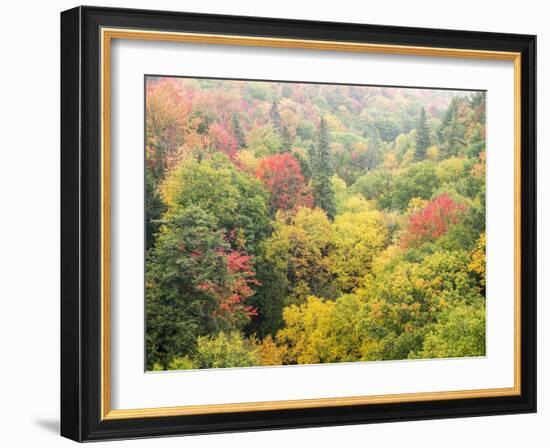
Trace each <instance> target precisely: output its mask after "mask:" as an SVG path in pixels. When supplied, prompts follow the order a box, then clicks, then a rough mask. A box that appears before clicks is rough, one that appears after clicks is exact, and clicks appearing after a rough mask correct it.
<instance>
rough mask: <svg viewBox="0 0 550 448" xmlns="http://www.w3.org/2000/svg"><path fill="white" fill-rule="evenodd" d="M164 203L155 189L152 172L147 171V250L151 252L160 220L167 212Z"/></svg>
mask: <svg viewBox="0 0 550 448" xmlns="http://www.w3.org/2000/svg"><path fill="white" fill-rule="evenodd" d="M165 208H166V207H165V206H164V203H163V202H162V199H161V197H160V195H159V193H158V191H157V188H155V184H154V179H153V175H152V173H151V171H149V170H146V171H145V219H146V221H145V249H146V250H150V249H151V248H152V247H153V246H154V244H155V238H156V234H157V232H158V231H159V227H160V219H161V217H162V214H163V213H164V211H165Z"/></svg>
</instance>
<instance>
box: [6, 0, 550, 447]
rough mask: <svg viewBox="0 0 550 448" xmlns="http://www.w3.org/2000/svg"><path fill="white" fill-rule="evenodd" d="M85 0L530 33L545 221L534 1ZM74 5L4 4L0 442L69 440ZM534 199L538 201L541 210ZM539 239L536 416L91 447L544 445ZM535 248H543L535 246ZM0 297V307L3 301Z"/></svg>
mask: <svg viewBox="0 0 550 448" xmlns="http://www.w3.org/2000/svg"><path fill="white" fill-rule="evenodd" d="M87 3H88V4H97V5H101V6H120V7H135V8H156V9H167V10H186V11H194V12H205V13H206V12H210V13H223V14H241V15H252V16H254V15H256V16H271V17H286V18H300V19H317V20H335V21H354V22H363V23H374V24H385V25H404V26H423V27H434V28H454V29H469V30H485V31H497V32H498V31H500V32H517V33H529V34H537V35H538V36H539V41H538V57H539V59H538V79H539V94H538V108H539V120H538V122H539V129H538V147H539V158H538V163H539V173H540V175H539V186H538V193H539V229H540V230H542V229H543V228H544V227H545V225H548V223H549V222H550V220H549V218H550V216H549V212H550V204H549V203H548V198H547V197H546V193H547V192H548V190H549V187H550V176H548V175H546V176H545V178H543V176H542V175H543V174H544V173H547V172H548V170H549V169H550V157H549V156H548V155H547V154H545V151H544V148H543V138H544V137H545V135H544V134H546V132H545V124H546V123H548V120H550V111H549V109H548V108H549V103H550V101H549V100H550V98H549V97H548V90H547V89H546V88H545V87H546V86H545V77H546V78H547V77H548V74H546V75H545V69H547V66H548V63H549V61H550V54H549V53H548V48H547V45H546V40H545V37H546V36H550V27H549V25H548V24H547V23H548V20H547V19H548V16H549V14H548V11H544V4H545V3H546V2H542V1H539V2H537V1H534V0H533V1H531V0H523V1H521V2H518V1H513V2H511V1H504V0H501V1H499V2H497V1H493V2H481V1H479V0H475V1H472V0H461V1H460V2H458V1H455V2H448V3H446V2H443V1H441V0H439V1H421V0H418V1H410V0H398V1H391V2H389V1H386V2H384V1H380V2H360V1H357V0H338V1H336V2H332V1H331V2H321V1H320V0H302V1H301V2H299V1H296V0H277V1H264V2H262V1H258V0H256V1H254V0H231V1H223V0H186V1H185V2H183V1H176V0H156V1H155V2H153V1H145V0H134V1H123V0H118V1H107V0H104V1H99V2H95V1H88V2H87ZM75 5H77V3H75V2H70V1H64V0H57V1H50V2H37V1H35V2H30V1H19V2H15V1H12V2H9V3H8V2H4V4H3V5H2V19H3V20H2V27H1V28H0V33H1V36H2V38H1V40H0V42H1V47H2V59H1V64H2V70H1V71H0V88H1V90H0V123H1V125H0V126H1V127H0V129H1V134H0V135H1V136H2V137H1V138H0V151H1V156H0V210H1V212H0V213H1V219H0V272H1V273H2V275H1V277H0V278H1V280H0V300H1V301H2V304H3V308H2V309H1V311H0V341H1V343H0V360H1V367H0V421H1V422H2V424H1V430H0V440H1V443H2V445H4V446H40V447H48V446H69V444H70V443H71V442H69V441H68V440H65V439H61V438H59V436H58V435H57V431H58V421H57V419H58V413H59V404H58V401H59V400H58V396H59V384H58V383H59V380H58V377H59V349H58V345H59V336H58V335H59V230H58V229H59V12H60V11H61V10H64V9H68V8H70V7H73V6H75ZM543 202H546V206H545V207H543ZM548 250H550V238H549V237H548V236H547V233H544V232H542V231H539V413H538V414H537V415H525V416H505V417H484V418H474V419H455V420H439V421H425V422H414V423H391V424H379V425H364V426H347V427H337V428H322V429H305V430H292V431H274V432H273V431H272V432H257V433H240V434H232V435H214V436H200V437H192V438H186V439H181V438H170V439H155V440H141V441H132V442H119V443H115V444H111V445H106V444H103V443H102V444H98V445H96V446H135V447H138V446H142V447H149V446H155V447H165V446H166V447H168V446H177V445H181V444H182V443H185V444H186V446H189V447H207V446H220V445H223V446H224V447H228V448H230V447H244V446H258V445H261V446H266V447H270V446H285V445H286V446H298V445H299V444H304V445H309V446H313V445H315V446H318V447H321V446H327V447H328V446H335V445H336V446H338V445H342V444H346V445H359V444H361V445H370V446H388V447H393V446H399V445H406V446H409V447H416V446H419V447H424V448H428V447H441V446H445V447H449V448H451V447H464V446H473V447H475V446H498V447H499V448H504V447H512V446H513V447H517V446H521V445H525V446H533V447H542V446H548V445H547V444H548V440H549V439H550V429H549V425H550V410H548V403H549V402H550V393H549V392H548V389H547V388H546V381H545V378H544V375H545V372H547V371H548V369H547V367H548V362H547V360H548V357H545V358H543V357H542V355H543V348H544V344H545V343H550V340H549V338H550V333H549V332H548V331H543V330H542V328H541V327H542V325H541V322H542V321H543V320H545V321H546V322H548V320H549V319H550V316H549V312H548V310H549V309H550V308H549V307H545V306H544V304H543V298H544V297H545V296H547V295H548V292H549V288H550V286H549V285H550V280H545V279H544V278H543V277H546V278H547V279H548V278H549V277H550V270H549V268H548V262H547V260H548V256H547V255H546V254H547V253H548ZM544 252H546V254H545V253H544ZM6 305H7V308H6Z"/></svg>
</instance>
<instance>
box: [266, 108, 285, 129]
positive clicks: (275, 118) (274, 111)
mask: <svg viewBox="0 0 550 448" xmlns="http://www.w3.org/2000/svg"><path fill="white" fill-rule="evenodd" d="M269 114H270V115H271V122H272V123H273V127H274V128H275V130H276V131H277V132H278V133H279V134H280V133H281V131H282V129H283V127H282V124H281V113H280V112H279V106H278V105H277V101H273V103H272V104H271V110H270V111H269Z"/></svg>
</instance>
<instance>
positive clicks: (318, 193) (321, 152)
mask: <svg viewBox="0 0 550 448" xmlns="http://www.w3.org/2000/svg"><path fill="white" fill-rule="evenodd" d="M310 157H311V158H312V163H311V168H312V173H313V176H312V182H311V184H312V188H313V201H314V203H315V205H316V206H317V207H319V208H322V209H323V210H324V211H325V212H326V213H327V216H328V217H329V218H330V219H333V218H334V216H335V215H336V208H335V205H334V192H333V191H332V184H331V181H330V178H331V177H332V175H333V174H334V170H333V167H332V160H331V154H330V142H329V134H328V128H327V123H326V121H325V119H324V118H321V124H320V126H319V135H318V143H317V148H315V149H311V148H310Z"/></svg>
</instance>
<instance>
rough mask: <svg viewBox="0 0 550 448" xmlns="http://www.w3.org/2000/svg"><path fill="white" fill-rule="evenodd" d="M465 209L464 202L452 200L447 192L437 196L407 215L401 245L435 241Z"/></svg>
mask: <svg viewBox="0 0 550 448" xmlns="http://www.w3.org/2000/svg"><path fill="white" fill-rule="evenodd" d="M465 210H466V206H465V205H464V204H459V203H457V202H455V201H453V199H452V198H451V197H450V196H449V195H448V194H447V193H443V194H441V195H439V196H437V197H436V198H434V199H433V200H432V201H430V202H429V203H428V204H427V205H426V206H425V207H424V208H423V209H422V210H420V211H418V212H416V213H413V214H412V215H411V216H410V217H409V223H408V228H407V232H406V234H405V235H404V236H403V238H402V239H401V244H402V246H403V247H405V248H406V247H410V246H418V245H420V244H422V243H425V242H427V241H435V240H436V239H437V238H439V237H440V236H443V235H445V234H446V233H447V232H448V230H449V228H450V227H451V226H453V225H454V224H456V223H458V221H459V220H460V215H461V214H462V213H463V212H464V211H465Z"/></svg>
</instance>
